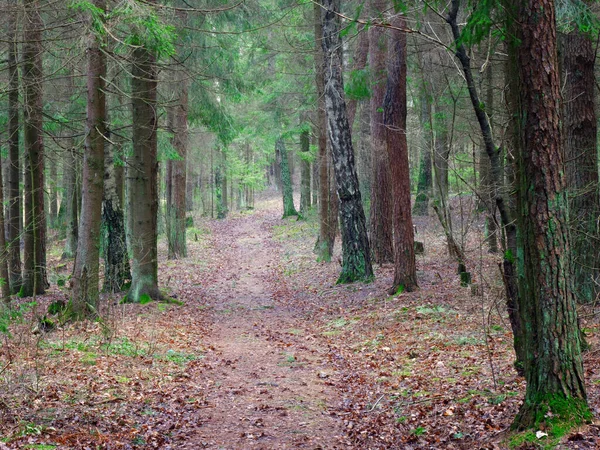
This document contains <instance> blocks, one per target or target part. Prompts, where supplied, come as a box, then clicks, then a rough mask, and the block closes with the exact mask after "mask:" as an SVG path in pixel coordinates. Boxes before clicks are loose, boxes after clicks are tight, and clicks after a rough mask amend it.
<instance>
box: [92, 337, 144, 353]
mask: <svg viewBox="0 0 600 450" xmlns="http://www.w3.org/2000/svg"><path fill="white" fill-rule="evenodd" d="M101 348H102V349H103V350H104V351H105V352H106V353H108V354H111V355H122V356H129V357H130V358H137V357H140V356H147V355H148V351H147V350H145V349H143V348H141V347H140V345H139V344H138V343H137V342H132V341H130V340H129V338H127V337H122V338H120V339H116V340H115V341H114V342H110V343H107V344H103V345H102V346H101Z"/></svg>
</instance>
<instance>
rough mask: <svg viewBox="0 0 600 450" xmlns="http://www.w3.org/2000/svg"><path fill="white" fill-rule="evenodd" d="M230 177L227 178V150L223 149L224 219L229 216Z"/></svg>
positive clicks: (222, 185)
mask: <svg viewBox="0 0 600 450" xmlns="http://www.w3.org/2000/svg"><path fill="white" fill-rule="evenodd" d="M228 184H229V183H228V179H227V152H226V151H225V150H224V149H223V150H221V186H220V188H221V207H222V210H221V212H222V214H223V217H221V218H222V219H224V218H225V217H227V214H228V213H229V196H228V195H227V194H228V193H227V185H228Z"/></svg>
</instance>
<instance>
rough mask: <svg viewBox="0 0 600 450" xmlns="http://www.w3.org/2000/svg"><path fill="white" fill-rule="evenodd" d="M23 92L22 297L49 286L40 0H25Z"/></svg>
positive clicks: (41, 292) (41, 290)
mask: <svg viewBox="0 0 600 450" xmlns="http://www.w3.org/2000/svg"><path fill="white" fill-rule="evenodd" d="M24 6H25V30H24V33H25V34H24V41H25V43H24V45H23V96H24V127H23V136H24V146H25V172H24V184H25V229H24V240H25V249H24V252H23V259H24V262H25V264H24V266H25V268H24V269H25V270H24V274H23V285H22V286H21V290H20V292H19V294H20V296H22V297H30V296H32V295H34V294H43V293H44V292H45V290H46V285H47V282H46V218H45V212H44V143H43V134H42V129H43V124H42V122H43V120H42V117H43V101H42V77H43V74H42V52H43V49H42V28H43V23H42V18H41V16H40V13H39V2H38V0H25V2H24Z"/></svg>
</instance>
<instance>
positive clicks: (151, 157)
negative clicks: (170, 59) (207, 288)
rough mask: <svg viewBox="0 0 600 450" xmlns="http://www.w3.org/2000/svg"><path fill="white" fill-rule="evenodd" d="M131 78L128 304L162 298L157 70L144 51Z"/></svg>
mask: <svg viewBox="0 0 600 450" xmlns="http://www.w3.org/2000/svg"><path fill="white" fill-rule="evenodd" d="M131 74H132V78H131V92H132V110H133V111H132V113H133V117H135V118H136V120H134V121H133V132H132V137H133V154H132V155H131V157H130V159H129V161H128V163H129V167H128V169H127V188H128V199H127V204H128V208H127V212H128V215H129V216H130V220H129V223H130V227H131V228H130V230H131V231H130V235H131V253H132V256H133V258H132V261H133V264H132V268H131V272H132V273H131V275H132V280H131V288H130V289H129V292H128V294H127V301H129V302H136V303H137V302H146V301H148V300H150V299H160V298H162V294H161V292H160V290H159V289H158V259H157V258H158V254H157V248H156V238H157V231H158V230H157V213H158V186H157V176H158V161H157V136H156V128H157V115H156V84H157V83H156V67H155V61H154V56H153V55H152V54H151V53H150V52H149V51H148V50H147V49H145V48H143V47H139V48H136V49H135V50H134V51H133V67H132V72H131Z"/></svg>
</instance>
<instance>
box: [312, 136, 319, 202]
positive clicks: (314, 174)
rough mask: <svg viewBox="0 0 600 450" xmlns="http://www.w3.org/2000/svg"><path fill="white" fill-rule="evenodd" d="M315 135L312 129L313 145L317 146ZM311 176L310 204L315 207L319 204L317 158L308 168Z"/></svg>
mask: <svg viewBox="0 0 600 450" xmlns="http://www.w3.org/2000/svg"><path fill="white" fill-rule="evenodd" d="M316 134H318V130H317V129H315V127H313V138H311V139H312V142H313V145H315V146H317V138H316ZM310 171H311V175H312V189H311V190H312V204H313V206H317V205H318V204H319V161H318V156H317V158H315V159H314V161H313V163H312V164H311V167H310Z"/></svg>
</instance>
